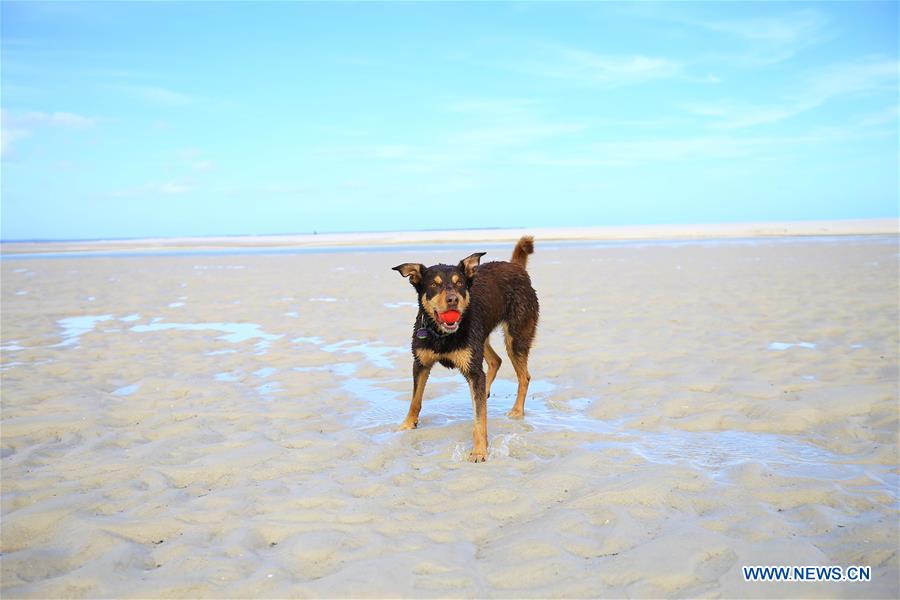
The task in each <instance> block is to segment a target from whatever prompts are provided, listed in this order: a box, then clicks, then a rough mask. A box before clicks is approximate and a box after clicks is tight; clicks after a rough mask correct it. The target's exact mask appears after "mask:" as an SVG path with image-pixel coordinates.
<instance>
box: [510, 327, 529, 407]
mask: <svg viewBox="0 0 900 600" xmlns="http://www.w3.org/2000/svg"><path fill="white" fill-rule="evenodd" d="M535 325H536V324H535V323H534V322H533V321H532V322H531V323H530V325H527V326H526V327H518V328H516V330H513V329H512V328H511V327H508V328H507V329H506V339H505V341H506V352H507V354H509V359H510V361H512V364H513V368H514V369H515V370H516V378H517V379H518V380H519V388H518V390H517V391H516V403H515V404H513V407H512V408H511V409H510V411H509V412H508V413H506V416H508V417H509V418H511V419H521V418H522V417H524V416H525V396H526V394H528V383H529V382H530V381H531V373H529V372H528V352H529V351H530V350H531V341H532V340H533V339H534V330H535Z"/></svg>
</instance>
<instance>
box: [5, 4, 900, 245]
mask: <svg viewBox="0 0 900 600" xmlns="http://www.w3.org/2000/svg"><path fill="white" fill-rule="evenodd" d="M0 11H2V14H0V19H2V20H0V26H2V55H0V59H2V63H0V68H2V87H0V104H2V190H0V191H2V195H0V238H2V239H4V240H15V239H97V238H130V237H155V236H191V235H241V234H252V235H263V234H279V233H308V232H313V231H317V232H336V231H392V230H427V229H461V228H486V227H566V226H605V225H626V224H629V225H630V224H662V223H675V224H687V223H716V222H742V221H768V220H818V219H848V218H881V217H893V218H896V217H897V216H898V164H900V156H898V136H900V134H898V121H900V115H898V79H900V67H898V23H900V17H898V3H897V2H896V1H894V2H851V3H840V2H825V3H814V2H812V3H788V2H752V3H740V2H709V3H591V2H581V3H563V2H553V3H408V2H402V3H374V2H372V3H314V2H304V3H293V2H277V3H258V2H254V3H239V2H185V3H179V2H164V3H139V2H116V3H82V2H65V3H43V2H22V3H20V2H7V1H3V2H2V3H0Z"/></svg>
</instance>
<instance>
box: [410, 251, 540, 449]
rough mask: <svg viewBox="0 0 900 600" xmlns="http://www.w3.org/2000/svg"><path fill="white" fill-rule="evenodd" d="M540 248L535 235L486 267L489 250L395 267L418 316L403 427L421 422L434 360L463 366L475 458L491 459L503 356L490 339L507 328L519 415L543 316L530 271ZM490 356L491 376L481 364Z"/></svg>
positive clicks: (513, 412)
mask: <svg viewBox="0 0 900 600" xmlns="http://www.w3.org/2000/svg"><path fill="white" fill-rule="evenodd" d="M533 252H534V239H533V238H532V237H530V236H525V237H522V238H521V239H520V240H519V242H518V243H517V244H516V247H515V249H514V250H513V253H512V258H511V259H510V261H509V262H489V263H485V264H483V265H482V264H479V263H480V261H481V257H482V256H484V255H485V254H486V253H485V252H476V253H475V254H472V255H471V256H469V257H468V258H464V259H462V260H461V261H460V262H459V264H458V265H456V266H450V265H442V264H440V265H434V266H432V267H427V268H426V267H425V265H422V264H419V263H404V264H402V265H398V266H396V267H394V270H395V271H399V272H400V274H401V275H403V276H404V277H409V282H410V283H411V284H412V285H413V287H414V288H416V295H417V296H418V299H419V313H418V315H417V316H416V322H415V325H414V326H413V338H412V353H413V394H412V402H410V405H409V413H408V414H407V415H406V419H405V420H404V421H403V424H402V425H401V426H400V428H401V429H412V428H414V427H416V425H418V423H419V411H420V410H421V408H422V395H423V394H424V392H425V382H426V381H428V374H429V373H430V372H431V367H432V366H433V365H434V363H436V362H439V363H441V364H442V365H444V366H445V367H447V368H450V369H454V368H455V369H459V370H460V371H461V372H462V374H463V376H465V378H466V381H468V382H469V391H470V392H471V394H472V406H473V409H474V412H475V423H474V426H473V429H472V440H473V442H472V445H473V447H472V452H471V453H469V460H470V461H472V462H481V461H484V460H485V458H487V452H488V448H487V446H488V441H487V398H488V396H490V393H491V383H493V381H494V377H496V376H497V369H499V368H500V363H501V360H500V357H499V356H498V355H497V353H496V352H495V351H494V349H493V348H491V344H490V340H489V339H488V337H489V336H490V334H491V332H492V331H493V330H494V329H495V328H496V327H497V326H498V325H502V326H503V330H504V334H505V338H506V340H505V341H506V352H507V354H509V358H510V360H511V361H512V364H513V367H514V368H515V370H516V377H517V378H518V380H519V389H518V393H517V394H516V403H515V404H514V405H513V407H512V409H511V410H510V411H509V413H508V415H509V416H510V417H512V418H522V416H523V415H524V414H525V394H526V393H527V392H528V382H529V381H530V380H531V375H530V374H529V373H528V352H529V351H530V350H531V343H532V341H533V340H534V333H535V329H536V328H537V321H538V310H539V307H538V299H537V294H536V293H535V291H534V289H533V288H532V287H531V279H530V278H529V277H528V273H527V272H526V271H525V264H526V262H527V261H528V255H529V254H531V253H533ZM483 361H487V365H488V371H487V376H485V373H484V369H483V368H482V362H483Z"/></svg>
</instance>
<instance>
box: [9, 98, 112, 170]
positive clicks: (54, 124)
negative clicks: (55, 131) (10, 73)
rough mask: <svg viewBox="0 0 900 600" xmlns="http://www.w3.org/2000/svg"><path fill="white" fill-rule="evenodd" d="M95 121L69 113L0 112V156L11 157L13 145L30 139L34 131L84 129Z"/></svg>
mask: <svg viewBox="0 0 900 600" xmlns="http://www.w3.org/2000/svg"><path fill="white" fill-rule="evenodd" d="M96 123H97V119H94V118H91V117H85V116H83V115H78V114H75V113H71V112H62V111H60V112H41V111H34V110H33V111H15V112H14V111H9V110H3V111H0V156H2V157H3V158H5V159H8V158H11V157H12V156H13V152H14V150H13V145H14V144H15V143H16V142H18V141H20V140H23V139H25V138H28V137H31V136H32V135H33V134H34V133H35V131H38V130H41V129H50V128H64V129H86V128H89V127H92V126H94V125H95V124H96Z"/></svg>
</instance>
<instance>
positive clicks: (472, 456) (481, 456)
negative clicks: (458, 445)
mask: <svg viewBox="0 0 900 600" xmlns="http://www.w3.org/2000/svg"><path fill="white" fill-rule="evenodd" d="M485 460H487V452H486V451H485V452H475V451H474V450H473V451H472V452H469V462H474V463H479V462H484V461H485Z"/></svg>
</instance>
